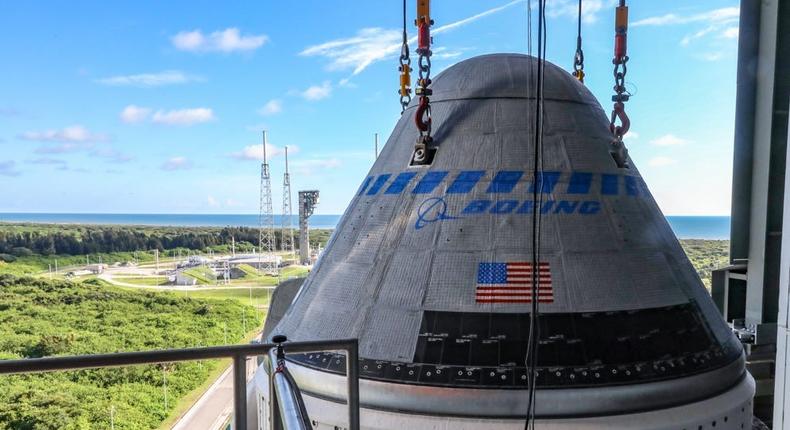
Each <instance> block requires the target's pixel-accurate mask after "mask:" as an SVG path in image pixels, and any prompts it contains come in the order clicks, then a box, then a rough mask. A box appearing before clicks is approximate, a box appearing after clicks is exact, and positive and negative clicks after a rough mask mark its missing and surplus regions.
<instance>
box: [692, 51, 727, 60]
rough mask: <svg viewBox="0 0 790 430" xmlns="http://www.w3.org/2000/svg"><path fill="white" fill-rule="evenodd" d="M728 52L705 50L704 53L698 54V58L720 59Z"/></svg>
mask: <svg viewBox="0 0 790 430" xmlns="http://www.w3.org/2000/svg"><path fill="white" fill-rule="evenodd" d="M725 55H726V53H724V52H704V53H702V54H699V55H697V58H699V59H702V60H704V61H719V60H721V59H722V58H724V56H725Z"/></svg>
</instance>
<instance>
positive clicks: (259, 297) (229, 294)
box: [178, 288, 272, 310]
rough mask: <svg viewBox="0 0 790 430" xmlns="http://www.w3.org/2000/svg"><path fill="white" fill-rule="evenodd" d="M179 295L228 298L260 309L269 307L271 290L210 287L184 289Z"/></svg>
mask: <svg viewBox="0 0 790 430" xmlns="http://www.w3.org/2000/svg"><path fill="white" fill-rule="evenodd" d="M178 294H179V295H184V296H187V297H194V298H201V299H224V300H227V299H230V300H237V301H239V302H240V303H243V304H245V305H249V306H254V307H256V308H258V309H261V310H266V309H268V308H269V299H270V298H271V294H272V290H271V289H269V288H212V289H210V290H198V291H184V292H179V293H178Z"/></svg>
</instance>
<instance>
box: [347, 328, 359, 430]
mask: <svg viewBox="0 0 790 430" xmlns="http://www.w3.org/2000/svg"><path fill="white" fill-rule="evenodd" d="M347 355H348V357H347V359H346V378H347V379H348V427H349V429H350V430H359V344H358V343H357V340H354V341H353V342H352V344H351V345H350V347H349V348H348V354H347Z"/></svg>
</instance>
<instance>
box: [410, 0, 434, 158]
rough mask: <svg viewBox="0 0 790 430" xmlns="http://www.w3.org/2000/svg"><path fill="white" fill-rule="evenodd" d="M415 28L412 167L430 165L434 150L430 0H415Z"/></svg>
mask: <svg viewBox="0 0 790 430" xmlns="http://www.w3.org/2000/svg"><path fill="white" fill-rule="evenodd" d="M414 24H415V25H416V26H417V50H416V52H417V54H418V55H419V60H418V62H417V73H418V79H417V88H416V89H415V90H414V94H415V95H417V96H419V97H420V101H419V104H418V105H417V109H416V111H415V113H414V123H415V125H416V127H417V131H418V132H419V133H420V135H419V137H418V138H417V143H416V144H415V146H414V155H413V156H412V164H413V165H425V164H430V163H431V161H432V159H433V154H434V153H435V152H436V148H433V147H431V143H433V137H432V136H431V123H432V119H431V100H430V96H431V95H432V94H433V91H432V90H431V89H430V88H429V87H430V85H431V55H432V52H431V44H432V43H433V40H432V38H431V26H432V25H433V20H432V19H431V2H430V0H417V18H416V19H415V20H414Z"/></svg>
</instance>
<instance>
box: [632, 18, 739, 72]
mask: <svg viewBox="0 0 790 430" xmlns="http://www.w3.org/2000/svg"><path fill="white" fill-rule="evenodd" d="M739 14H740V11H739V9H738V8H737V7H725V8H720V9H714V10H710V11H707V12H701V13H696V14H689V15H677V14H674V13H669V14H666V15H660V16H653V17H649V18H644V19H640V20H638V21H636V22H634V23H632V24H631V26H632V27H639V26H654V27H661V26H668V25H684V24H698V25H701V28H699V29H698V30H696V31H693V32H691V33H689V34H687V35H685V36H684V37H683V38H682V39H681V40H680V45H681V46H688V45H690V44H691V43H692V42H694V41H697V40H700V39H703V38H705V37H706V36H711V35H714V34H715V35H719V38H723V39H735V38H737V37H738V18H739ZM723 55H724V53H723V52H717V53H714V55H711V54H706V55H702V56H699V55H698V56H697V57H698V58H701V59H703V60H705V61H716V60H718V59H720V58H722V57H723Z"/></svg>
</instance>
